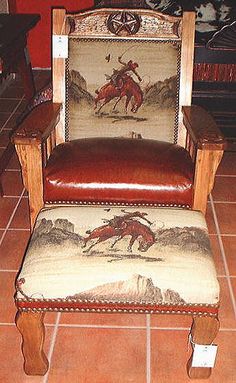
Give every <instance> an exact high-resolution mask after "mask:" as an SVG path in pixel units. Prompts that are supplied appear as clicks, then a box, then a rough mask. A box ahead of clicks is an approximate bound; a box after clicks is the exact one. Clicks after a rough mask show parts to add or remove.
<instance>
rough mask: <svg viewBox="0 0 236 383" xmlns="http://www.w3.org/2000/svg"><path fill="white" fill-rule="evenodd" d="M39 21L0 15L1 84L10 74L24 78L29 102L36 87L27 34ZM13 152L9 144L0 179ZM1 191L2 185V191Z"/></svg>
mask: <svg viewBox="0 0 236 383" xmlns="http://www.w3.org/2000/svg"><path fill="white" fill-rule="evenodd" d="M39 20H40V16H39V15H37V14H21V15H20V14H18V15H9V14H0V63H1V73H0V84H1V79H2V78H3V77H6V76H7V75H8V74H10V73H18V74H19V76H20V77H21V78H22V82H23V86H24V93H25V97H26V99H27V100H28V101H29V100H30V99H31V98H32V97H33V96H34V94H35V85H34V79H33V73H32V67H31V62H30V58H29V54H28V50H27V33H28V32H29V30H30V29H32V28H33V27H34V26H35V25H36V24H37V22H38V21H39ZM13 150H14V148H13V145H12V144H11V142H9V144H8V146H7V148H6V150H5V151H4V152H3V155H2V156H1V158H0V177H1V174H2V172H3V171H4V169H5V168H6V166H7V163H8V161H9V159H10V158H11V156H12V153H13ZM0 181H1V179H0ZM1 189H2V188H1V183H0V191H1Z"/></svg>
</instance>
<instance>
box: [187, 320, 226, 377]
mask: <svg viewBox="0 0 236 383" xmlns="http://www.w3.org/2000/svg"><path fill="white" fill-rule="evenodd" d="M218 331H219V321H218V319H217V318H215V317H194V318H193V325H192V329H191V335H192V341H193V343H197V344H203V345H204V344H208V345H209V344H211V343H212V342H213V340H214V339H215V337H216V335H217V333H218ZM192 356H193V354H192ZM192 356H191V358H190V359H189V361H188V364H187V371H188V376H189V377H190V378H191V379H207V378H209V376H210V375H211V370H212V369H211V368H207V367H192Z"/></svg>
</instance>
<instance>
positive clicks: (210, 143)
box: [182, 105, 226, 150]
mask: <svg viewBox="0 0 236 383" xmlns="http://www.w3.org/2000/svg"><path fill="white" fill-rule="evenodd" d="M182 112H183V122H184V125H185V127H186V129H187V131H188V133H189V134H190V136H191V138H192V140H193V142H194V144H196V145H197V148H198V149H211V150H223V149H225V147H226V140H225V138H224V136H223V134H222V133H221V131H220V130H219V128H218V127H217V126H216V123H215V121H214V119H213V117H212V116H211V115H210V114H209V113H208V112H207V111H206V110H205V109H203V108H201V107H200V106H197V105H192V106H183V107H182Z"/></svg>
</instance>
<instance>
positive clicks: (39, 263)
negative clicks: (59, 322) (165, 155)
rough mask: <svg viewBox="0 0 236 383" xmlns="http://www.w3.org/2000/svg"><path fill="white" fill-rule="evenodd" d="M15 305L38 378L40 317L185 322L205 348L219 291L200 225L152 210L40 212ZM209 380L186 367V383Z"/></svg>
mask: <svg viewBox="0 0 236 383" xmlns="http://www.w3.org/2000/svg"><path fill="white" fill-rule="evenodd" d="M15 299H16V306H17V308H18V315H17V326H18V328H19V330H20V332H21V334H22V337H23V347H22V348H23V354H24V358H25V365H24V368H25V372H26V373H27V374H30V375H31V374H32V375H34V374H36V375H37V374H38V375H43V374H45V373H46V371H47V368H48V362H47V359H46V357H45V354H44V352H43V339H44V325H43V317H44V314H45V312H46V311H63V312H73V311H74V312H102V313H104V312H115V313H117V315H119V313H120V312H129V313H130V312H132V313H137V314H138V313H151V314H162V313H164V314H166V313H168V314H182V315H191V316H192V317H193V326H192V344H193V345H194V344H195V343H198V344H211V343H212V341H213V339H214V338H215V336H216V334H217V331H218V320H217V314H218V306H219V286H218V282H217V278H216V272H215V266H214V263H213V259H212V254H211V250H210V243H209V238H208V233H207V227H206V223H205V220H204V217H203V215H202V214H201V213H199V212H196V211H191V210H183V209H174V208H172V209H169V208H155V207H117V206H116V207H112V206H105V205H104V206H103V205H100V206H59V207H54V208H48V209H44V210H42V211H41V212H40V214H39V216H38V218H37V221H36V224H35V228H34V232H33V234H32V236H31V239H30V241H29V245H28V248H27V252H26V255H25V258H24V261H23V265H22V268H21V271H20V273H19V276H18V278H17V282H16V298H15ZM193 347H194V346H193ZM210 372H211V368H203V367H192V364H191V359H190V361H189V362H188V374H189V376H190V377H192V378H207V377H208V376H209V375H210Z"/></svg>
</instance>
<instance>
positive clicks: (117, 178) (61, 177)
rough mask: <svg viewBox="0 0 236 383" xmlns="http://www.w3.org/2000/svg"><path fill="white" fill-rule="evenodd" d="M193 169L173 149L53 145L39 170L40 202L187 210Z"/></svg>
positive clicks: (138, 143) (119, 141)
mask: <svg viewBox="0 0 236 383" xmlns="http://www.w3.org/2000/svg"><path fill="white" fill-rule="evenodd" d="M192 189H193V164H192V161H191V158H190V156H189V154H188V153H187V151H186V150H185V149H184V148H182V147H180V146H178V145H175V144H172V143H164V142H158V141H154V140H147V139H140V140H139V139H129V138H86V139H79V140H74V141H70V142H66V143H63V144H60V145H58V146H57V147H56V148H55V149H54V150H53V153H52V154H51V156H50V158H49V160H48V163H47V166H46V168H45V171H44V190H45V192H44V196H45V202H62V201H63V202H76V201H77V202H78V201H82V202H90V203H94V202H96V203H97V202H107V203H109V202H110V203H129V204H157V205H164V206H172V205H174V206H182V207H183V206H184V207H186V206H191V205H192V194H193V192H192Z"/></svg>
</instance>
